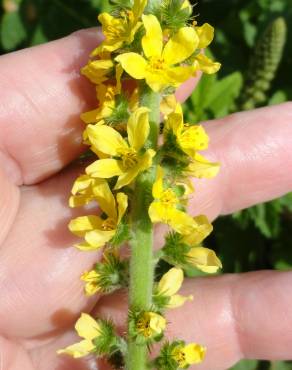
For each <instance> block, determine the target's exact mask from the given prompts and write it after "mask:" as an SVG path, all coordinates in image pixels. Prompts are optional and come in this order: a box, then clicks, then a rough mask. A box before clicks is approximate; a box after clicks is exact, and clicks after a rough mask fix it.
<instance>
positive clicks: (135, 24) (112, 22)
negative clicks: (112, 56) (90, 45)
mask: <svg viewBox="0 0 292 370" xmlns="http://www.w3.org/2000/svg"><path fill="white" fill-rule="evenodd" d="M146 4H147V0H134V6H133V9H132V10H130V11H123V12H121V14H120V17H119V18H115V17H113V16H112V15H110V14H108V13H102V14H100V15H99V17H98V20H99V22H100V23H101V25H102V33H103V34H104V36H105V41H103V42H102V44H101V45H100V46H99V47H98V48H97V49H95V50H94V51H93V53H92V54H91V55H92V56H94V55H96V54H97V53H99V52H101V51H109V52H113V51H115V50H117V49H119V48H121V47H122V46H123V44H131V43H132V42H133V41H134V37H135V34H136V32H137V31H138V29H139V28H140V27H141V25H142V23H141V22H139V19H140V17H141V15H142V13H143V11H144V8H145V6H146Z"/></svg>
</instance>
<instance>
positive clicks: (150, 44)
mask: <svg viewBox="0 0 292 370" xmlns="http://www.w3.org/2000/svg"><path fill="white" fill-rule="evenodd" d="M142 20H143V24H144V27H145V30H146V35H145V36H144V37H143V38H142V47H143V51H144V54H145V55H146V57H147V58H149V59H150V58H153V57H155V58H160V57H161V53H162V47H163V34H162V29H161V26H160V23H159V21H158V19H157V18H156V17H155V16H154V15H152V14H148V15H143V16H142Z"/></svg>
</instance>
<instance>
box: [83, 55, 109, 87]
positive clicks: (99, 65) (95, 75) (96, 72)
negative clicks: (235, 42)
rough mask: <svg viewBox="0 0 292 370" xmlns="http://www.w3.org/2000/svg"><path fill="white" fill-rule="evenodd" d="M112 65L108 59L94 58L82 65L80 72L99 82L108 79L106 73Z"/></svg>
mask: <svg viewBox="0 0 292 370" xmlns="http://www.w3.org/2000/svg"><path fill="white" fill-rule="evenodd" d="M113 66H114V64H113V61H112V60H110V59H108V60H95V61H91V62H89V63H88V64H87V65H86V66H85V67H83V68H82V69H81V74H82V75H84V76H86V77H87V78H88V79H89V80H90V81H91V82H93V83H95V84H101V83H102V82H104V81H106V80H107V79H108V77H107V75H108V73H109V72H110V71H111V69H112V68H113Z"/></svg>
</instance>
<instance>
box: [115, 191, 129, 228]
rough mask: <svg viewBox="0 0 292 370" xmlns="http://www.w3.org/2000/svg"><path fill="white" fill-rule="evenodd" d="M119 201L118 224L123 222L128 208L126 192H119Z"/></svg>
mask: <svg viewBox="0 0 292 370" xmlns="http://www.w3.org/2000/svg"><path fill="white" fill-rule="evenodd" d="M117 203H118V224H119V223H120V222H121V220H122V218H123V216H124V214H125V212H126V210H127V208H128V197H127V195H126V194H124V193H118V194H117Z"/></svg>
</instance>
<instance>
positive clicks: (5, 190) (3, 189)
mask: <svg viewBox="0 0 292 370" xmlns="http://www.w3.org/2000/svg"><path fill="white" fill-rule="evenodd" d="M0 156H1V151H0ZM19 200H20V192H19V189H18V187H17V186H16V185H13V184H12V182H11V181H10V180H9V178H8V176H7V175H5V172H4V170H3V169H2V168H1V167H0V225H1V227H0V245H1V243H2V242H3V240H4V239H5V238H6V236H7V234H8V231H9V230H10V228H11V226H12V224H13V221H14V219H15V216H16V214H17V211H18V207H19Z"/></svg>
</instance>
